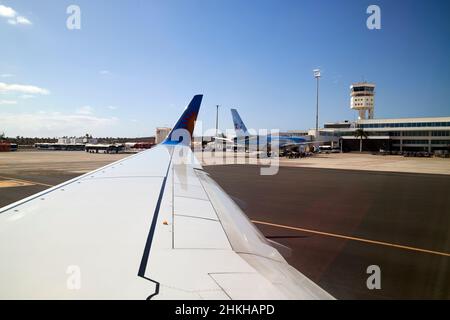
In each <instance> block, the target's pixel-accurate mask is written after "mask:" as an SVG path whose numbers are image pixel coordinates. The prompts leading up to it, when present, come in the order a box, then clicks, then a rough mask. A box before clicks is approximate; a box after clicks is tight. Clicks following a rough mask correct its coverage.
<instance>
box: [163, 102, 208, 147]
mask: <svg viewBox="0 0 450 320" xmlns="http://www.w3.org/2000/svg"><path fill="white" fill-rule="evenodd" d="M202 99H203V95H202V94H198V95H195V96H194V97H193V98H192V100H191V102H190V103H189V105H188V106H187V108H186V110H184V112H183V114H182V115H181V117H180V119H179V120H178V122H177V123H176V124H175V126H174V127H173V129H172V131H170V133H169V135H168V136H167V138H166V139H165V140H164V141H163V144H184V145H189V144H190V143H191V138H192V134H193V133H194V126H195V121H196V120H197V115H198V112H199V110H200V104H201V103H202ZM188 134H189V135H188Z"/></svg>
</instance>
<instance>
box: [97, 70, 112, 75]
mask: <svg viewBox="0 0 450 320" xmlns="http://www.w3.org/2000/svg"><path fill="white" fill-rule="evenodd" d="M99 73H100V74H101V75H104V76H106V75H110V74H111V72H110V71H109V70H101V71H100V72H99Z"/></svg>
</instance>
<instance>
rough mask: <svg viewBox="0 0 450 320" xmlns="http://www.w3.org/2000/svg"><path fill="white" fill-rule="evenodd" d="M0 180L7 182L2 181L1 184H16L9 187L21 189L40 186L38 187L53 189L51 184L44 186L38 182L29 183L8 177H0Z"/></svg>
mask: <svg viewBox="0 0 450 320" xmlns="http://www.w3.org/2000/svg"><path fill="white" fill-rule="evenodd" d="M0 179H6V180H7V181H2V182H3V183H5V184H6V183H10V184H14V183H15V184H16V185H11V187H22V186H31V185H35V184H37V185H40V186H44V187H54V186H53V185H51V184H46V183H40V182H35V181H29V180H23V179H16V178H10V177H3V176H0Z"/></svg>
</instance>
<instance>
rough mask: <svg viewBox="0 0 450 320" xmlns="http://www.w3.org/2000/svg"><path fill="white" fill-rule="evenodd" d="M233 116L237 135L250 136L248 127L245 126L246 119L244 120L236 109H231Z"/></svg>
mask: <svg viewBox="0 0 450 320" xmlns="http://www.w3.org/2000/svg"><path fill="white" fill-rule="evenodd" d="M231 116H232V117H233V124H234V130H235V131H236V136H238V137H243V136H249V133H248V131H247V127H246V126H245V124H244V121H242V119H241V117H240V116H239V113H238V112H237V110H236V109H231Z"/></svg>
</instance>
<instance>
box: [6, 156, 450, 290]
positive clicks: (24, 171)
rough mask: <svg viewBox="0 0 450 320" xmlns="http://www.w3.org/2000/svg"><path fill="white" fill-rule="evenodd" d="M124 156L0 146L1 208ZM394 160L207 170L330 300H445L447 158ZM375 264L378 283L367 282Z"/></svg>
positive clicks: (449, 200)
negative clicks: (266, 171) (267, 170)
mask: <svg viewBox="0 0 450 320" xmlns="http://www.w3.org/2000/svg"><path fill="white" fill-rule="evenodd" d="M126 156H128V155H127V154H117V155H116V154H90V153H84V152H76V151H71V152H65V151H29V152H25V151H19V152H10V153H0V207H2V206H4V205H7V204H9V203H12V202H14V201H17V200H20V199H22V198H25V197H27V196H29V195H32V194H34V193H36V192H38V191H41V190H44V189H46V188H48V187H50V186H53V185H56V184H58V183H61V182H64V181H67V180H69V179H71V178H73V177H75V176H78V175H80V174H82V173H85V172H87V171H91V170H94V169H96V168H99V167H101V166H103V165H106V164H108V163H111V162H113V161H116V160H119V159H122V158H124V157H126ZM236 157H241V158H246V157H247V155H243V154H238V155H236ZM391 157H392V156H373V155H365V154H362V155H361V154H330V155H318V156H314V157H311V158H304V159H292V160H290V159H281V160H280V168H279V170H278V173H277V174H276V175H272V176H262V175H260V166H258V165H248V164H247V165H244V164H229V165H204V169H205V171H207V172H208V173H209V174H210V175H211V176H212V177H213V178H214V180H215V181H217V182H218V183H219V184H220V185H221V187H222V188H223V189H224V190H225V191H226V192H227V193H228V194H229V195H230V196H231V197H232V198H233V199H234V200H235V201H236V203H237V204H238V205H239V206H240V207H241V208H242V209H243V211H244V212H245V213H246V214H247V215H248V216H249V218H250V219H251V220H253V222H254V223H255V224H256V225H257V227H258V228H259V229H260V230H261V231H262V232H263V234H264V235H265V236H266V237H268V238H269V239H271V240H274V241H277V242H280V243H281V244H284V245H286V246H288V247H290V248H291V249H292V254H291V256H290V257H288V258H287V260H288V262H289V263H290V264H291V265H293V266H294V267H295V268H297V269H298V270H299V271H300V272H302V273H304V274H305V275H306V276H308V277H310V278H311V279H312V280H313V281H315V282H316V283H318V284H319V285H320V286H321V287H323V288H324V289H325V290H327V291H328V292H330V293H331V294H332V295H334V296H335V297H336V298H338V299H392V298H397V299H450V286H449V283H450V232H449V226H450V197H449V195H450V194H449V190H450V179H449V177H448V176H447V175H448V174H449V173H450V159H434V158H433V159H409V158H403V157H399V156H394V157H393V158H391ZM203 160H205V159H203ZM410 160H411V161H410ZM204 164H205V161H204ZM324 167H325V168H324ZM336 167H338V168H339V169H336ZM402 171H403V172H402ZM407 171H409V172H412V173H405V172H407ZM419 172H426V173H419ZM372 265H376V266H379V268H380V270H381V278H380V279H381V289H372V290H370V289H368V287H367V285H366V282H367V279H368V277H369V276H370V274H368V273H367V268H368V267H369V266H372Z"/></svg>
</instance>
